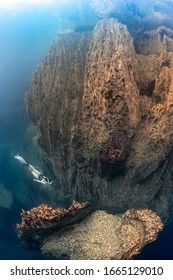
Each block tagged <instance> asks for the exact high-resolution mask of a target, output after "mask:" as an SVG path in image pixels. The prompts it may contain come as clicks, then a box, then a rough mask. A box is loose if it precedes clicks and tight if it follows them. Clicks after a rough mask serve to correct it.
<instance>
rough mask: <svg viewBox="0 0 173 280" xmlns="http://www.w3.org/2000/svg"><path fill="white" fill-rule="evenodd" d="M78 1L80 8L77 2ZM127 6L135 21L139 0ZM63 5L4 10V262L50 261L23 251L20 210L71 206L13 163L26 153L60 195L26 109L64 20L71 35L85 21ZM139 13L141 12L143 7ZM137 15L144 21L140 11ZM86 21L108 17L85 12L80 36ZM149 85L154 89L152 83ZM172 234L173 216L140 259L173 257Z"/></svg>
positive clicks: (0, 126) (0, 17)
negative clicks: (33, 79)
mask: <svg viewBox="0 0 173 280" xmlns="http://www.w3.org/2000/svg"><path fill="white" fill-rule="evenodd" d="M58 2H59V1H58ZM74 2H75V5H77V2H78V1H74ZM82 2H85V1H82ZM95 2H97V1H95ZM125 2H127V5H124V6H123V8H121V7H119V9H120V10H119V14H118V16H119V18H121V13H122V18H123V17H124V15H126V13H127V15H128V20H129V21H130V19H131V18H132V17H133V16H134V14H135V12H136V10H137V8H136V1H134V3H133V1H125ZM160 2H162V1H160ZM166 2H167V1H166ZM170 2H172V1H170ZM147 3H148V2H147ZM59 5H60V4H59V3H58V4H57V3H55V2H54V3H53V4H50V5H48V6H47V5H41V4H39V5H37V6H33V5H28V6H25V7H23V6H22V7H20V8H19V7H18V6H14V5H13V6H9V7H7V8H4V7H3V8H0V37H1V44H0V61H1V63H0V193H1V197H0V229H1V230H0V259H1V260H10V259H11V260H17V259H21V260H29V259H43V260H44V259H47V258H48V257H46V256H43V255H42V253H41V251H40V250H34V249H33V250H31V249H27V248H23V247H22V245H21V241H20V239H19V238H18V237H17V235H16V233H15V230H14V225H15V224H16V223H20V222H21V217H20V213H21V209H24V210H29V209H31V208H32V207H36V206H38V205H40V204H42V203H45V204H46V203H47V204H49V205H52V206H53V207H66V206H67V203H66V202H67V200H66V197H64V196H63V195H62V200H61V203H60V202H59V200H57V201H58V203H57V201H56V199H54V197H55V196H56V194H55V193H54V190H53V188H49V189H45V188H44V187H42V186H40V185H37V184H36V183H34V182H33V177H32V176H31V174H30V173H29V172H28V170H27V169H26V168H25V167H24V166H22V165H20V163H19V162H17V161H16V160H15V159H14V156H15V155H16V154H21V155H23V156H24V157H25V158H26V159H27V161H28V162H29V163H31V164H33V166H35V167H36V168H37V169H39V170H44V172H45V174H46V175H47V176H50V177H51V178H52V179H53V180H55V186H56V182H57V192H59V183H58V178H56V175H55V173H54V171H53V168H52V164H51V161H50V159H49V157H48V155H47V154H46V152H45V151H43V150H42V149H41V148H40V146H39V145H38V143H37V130H36V127H35V125H34V124H33V123H32V121H31V119H30V117H29V116H28V114H27V112H26V108H25V93H26V91H27V90H28V89H29V87H30V80H31V77H32V73H33V72H34V71H35V70H36V69H37V66H38V65H39V64H40V63H41V62H42V60H43V59H44V57H45V56H46V54H47V53H48V51H49V49H50V46H51V43H52V41H53V40H54V39H55V38H56V37H57V34H58V33H61V32H64V30H63V28H62V26H63V20H64V25H67V27H66V32H67V33H68V32H71V31H70V27H71V29H75V28H76V25H77V24H76V22H78V21H81V17H82V16H83V15H84V14H83V13H84V8H80V9H77V8H76V6H75V5H72V4H68V5H67V4H66V6H65V8H64V7H63V8H62V9H60V7H59ZM83 5H84V4H83ZM85 5H88V4H85ZM85 5H84V7H85ZM0 7H1V6H0ZM81 7H82V6H81ZM140 8H141V7H140ZM171 8H172V6H171ZM123 9H124V10H123ZM155 9H156V10H161V11H162V9H163V10H164V12H165V11H166V12H167V10H166V7H165V6H164V4H163V5H161V4H157V7H156V4H155ZM60 10H61V13H60V12H59V11H60ZM62 11H63V12H64V13H65V12H66V17H65V16H64V15H63V14H62ZM140 11H142V8H141V10H140ZM159 12H160V11H159ZM80 13H81V14H80ZM123 13H124V15H123ZM141 13H142V12H141ZM157 13H158V11H157ZM61 16H62V18H61ZM116 16H117V15H116V13H115V14H114V13H112V15H106V16H105V18H108V17H110V18H111V17H115V18H116ZM137 16H139V17H140V13H139V11H138V14H137ZM87 17H88V21H89V20H91V21H93V22H94V24H95V23H96V22H97V21H98V20H100V19H102V17H103V15H102V14H96V13H95V12H93V13H91V15H90V16H88V15H87V12H86V16H84V21H85V22H84V24H81V27H80V28H79V27H77V29H76V31H77V32H76V33H77V34H80V33H81V32H83V31H85V29H86V30H87V31H91V30H92V29H93V27H92V24H93V22H92V24H91V26H90V24H88V25H87V27H86V26H85V25H86V21H87ZM93 18H94V20H93ZM95 18H96V19H95ZM123 20H124V19H123ZM123 20H122V22H123ZM167 21H168V20H167ZM123 23H124V22H123ZM125 23H126V22H125ZM68 24H69V25H68ZM70 24H71V25H70ZM136 24H137V22H136ZM147 24H148V23H147ZM129 26H130V25H129ZM169 27H171V24H169ZM61 28H62V30H61ZM131 28H132V27H131ZM90 29H91V30H90ZM132 29H133V28H132ZM76 33H75V34H76ZM132 33H133V32H132ZM163 33H164V32H163ZM75 36H76V35H75ZM146 37H147V35H146ZM141 41H142V39H141ZM170 49H171V47H170ZM136 50H137V47H136ZM63 59H65V57H63ZM150 86H151V87H152V85H150ZM171 213H172V210H171V209H170V215H171ZM172 236H173V224H172V218H170V219H169V222H168V224H167V225H166V226H165V227H164V229H163V231H162V232H161V233H160V234H159V236H158V238H157V240H156V241H154V242H153V243H151V244H148V245H146V246H145V247H144V248H143V249H142V252H141V253H140V254H139V255H138V256H136V257H135V259H144V260H145V259H173V238H172Z"/></svg>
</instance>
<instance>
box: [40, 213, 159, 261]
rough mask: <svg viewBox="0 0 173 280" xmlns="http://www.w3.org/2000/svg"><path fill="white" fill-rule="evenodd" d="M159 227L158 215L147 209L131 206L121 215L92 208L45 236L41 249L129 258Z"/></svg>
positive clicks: (64, 256)
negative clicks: (83, 217)
mask: <svg viewBox="0 0 173 280" xmlns="http://www.w3.org/2000/svg"><path fill="white" fill-rule="evenodd" d="M162 228H163V224H162V222H161V220H160V218H159V217H158V216H156V214H155V213H153V212H152V211H150V210H148V209H140V210H135V209H131V210H129V211H127V212H126V213H125V214H124V215H111V214H108V213H106V212H104V211H96V212H94V213H92V215H90V216H89V217H87V218H85V219H84V220H83V221H82V222H81V223H80V224H76V225H73V226H72V227H69V228H68V229H66V230H64V231H63V232H62V233H54V234H53V235H51V236H48V237H47V238H45V240H44V242H43V244H42V245H41V250H42V252H43V254H46V255H49V256H51V257H55V258H58V259H75V260H76V259H92V260H93V259H97V260H98V259H104V260H105V259H108V260H110V259H132V258H134V257H135V256H136V255H137V254H139V253H140V251H141V250H142V248H143V246H144V245H146V244H147V243H150V242H152V241H153V240H155V239H156V238H157V235H158V233H159V231H160V230H162Z"/></svg>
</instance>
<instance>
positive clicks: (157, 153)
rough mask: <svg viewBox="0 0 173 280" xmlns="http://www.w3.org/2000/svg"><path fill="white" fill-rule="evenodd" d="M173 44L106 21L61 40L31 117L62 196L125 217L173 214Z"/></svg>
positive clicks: (36, 88) (38, 75)
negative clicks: (135, 211)
mask: <svg viewBox="0 0 173 280" xmlns="http://www.w3.org/2000/svg"><path fill="white" fill-rule="evenodd" d="M172 52H173V36H172V30H171V29H169V28H168V27H163V26H162V27H159V28H158V29H155V30H152V31H151V30H144V31H143V32H142V33H139V34H138V36H134V37H131V35H130V33H129V32H128V29H127V28H126V26H125V25H123V24H121V23H119V22H118V21H117V20H115V19H113V18H111V19H103V20H101V21H99V22H98V23H97V24H96V26H95V28H94V30H93V31H90V32H89V31H87V32H77V33H71V34H61V35H59V36H58V38H57V39H56V41H54V43H53V44H52V47H51V50H50V52H49V53H48V55H47V57H46V58H45V60H44V61H43V63H42V64H41V65H40V66H39V67H38V69H37V71H36V72H35V73H34V75H33V78H32V81H31V87H30V90H29V91H28V93H27V96H26V105H27V110H28V112H29V114H30V116H31V118H32V120H33V121H34V122H35V124H36V125H37V128H38V138H39V143H40V145H41V146H42V147H43V148H44V150H45V151H46V152H47V153H48V154H49V156H50V158H51V159H52V163H53V167H54V171H55V173H56V176H57V177H58V179H59V181H60V182H61V184H62V186H63V191H64V194H65V195H66V194H70V195H71V196H72V198H73V199H79V200H81V201H85V200H87V201H92V202H94V203H95V205H97V206H98V207H99V208H102V209H103V208H107V209H111V210H113V211H114V212H117V211H118V212H123V211H125V210H127V209H130V208H141V207H142V208H145V207H147V208H149V209H152V210H154V211H156V212H157V213H158V214H159V215H160V216H161V217H162V218H163V219H164V220H165V221H166V220H167V219H168V217H169V213H171V211H172V210H173V209H172V205H173V199H172V198H171V197H173V189H172V178H171V172H172V166H173V158H172V147H173V126H172V114H173V112H172V108H173V106H172V98H173V97H172V96H173V95H172V87H173V83H172V75H173V53H172Z"/></svg>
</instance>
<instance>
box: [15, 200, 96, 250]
mask: <svg viewBox="0 0 173 280" xmlns="http://www.w3.org/2000/svg"><path fill="white" fill-rule="evenodd" d="M91 209H92V207H91V205H90V204H89V203H78V202H76V201H73V202H72V204H71V206H70V207H69V208H68V209H65V208H52V207H51V206H48V205H46V204H41V205H40V206H38V207H34V208H32V209H31V210H29V211H24V210H22V213H21V217H22V223H21V224H16V226H15V230H16V233H17V236H18V237H19V238H20V239H21V241H22V244H23V246H25V247H28V248H32V247H35V248H36V247H39V246H40V243H41V242H42V241H43V239H44V238H45V236H48V235H49V234H51V233H52V232H54V231H56V232H58V230H59V229H61V228H64V227H66V226H68V225H70V224H74V223H77V222H80V221H81V220H83V219H84V218H85V217H86V216H87V215H88V214H89V213H90V212H91Z"/></svg>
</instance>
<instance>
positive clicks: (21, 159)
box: [14, 154, 28, 165]
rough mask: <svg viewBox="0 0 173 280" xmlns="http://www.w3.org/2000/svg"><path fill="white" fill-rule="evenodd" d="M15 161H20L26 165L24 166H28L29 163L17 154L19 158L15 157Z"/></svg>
mask: <svg viewBox="0 0 173 280" xmlns="http://www.w3.org/2000/svg"><path fill="white" fill-rule="evenodd" d="M14 158H15V159H18V160H19V161H20V163H21V164H24V165H28V163H27V162H26V161H25V160H24V158H23V157H21V156H19V155H18V154H17V156H15V157H14Z"/></svg>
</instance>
